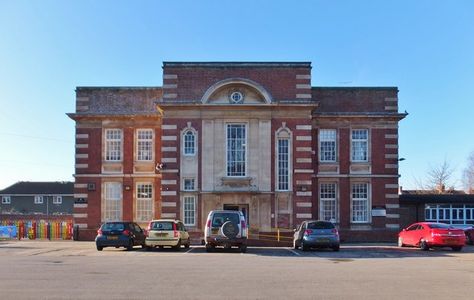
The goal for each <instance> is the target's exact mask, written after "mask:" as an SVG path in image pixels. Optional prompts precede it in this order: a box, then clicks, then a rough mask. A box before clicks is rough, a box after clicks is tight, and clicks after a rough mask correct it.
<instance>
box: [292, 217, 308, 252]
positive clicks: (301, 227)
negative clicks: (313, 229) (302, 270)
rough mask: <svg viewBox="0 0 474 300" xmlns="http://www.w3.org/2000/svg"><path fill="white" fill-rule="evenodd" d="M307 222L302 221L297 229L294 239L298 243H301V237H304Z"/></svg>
mask: <svg viewBox="0 0 474 300" xmlns="http://www.w3.org/2000/svg"><path fill="white" fill-rule="evenodd" d="M305 224H306V222H303V223H301V224H300V225H299V226H298V227H297V228H296V231H295V235H294V239H295V241H296V245H298V246H299V245H301V239H302V238H303V232H304V229H305Z"/></svg>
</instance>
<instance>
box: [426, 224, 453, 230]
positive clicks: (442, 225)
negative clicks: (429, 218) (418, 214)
mask: <svg viewBox="0 0 474 300" xmlns="http://www.w3.org/2000/svg"><path fill="white" fill-rule="evenodd" d="M428 227H429V228H431V229H450V228H453V227H452V226H451V225H449V224H442V223H433V224H428Z"/></svg>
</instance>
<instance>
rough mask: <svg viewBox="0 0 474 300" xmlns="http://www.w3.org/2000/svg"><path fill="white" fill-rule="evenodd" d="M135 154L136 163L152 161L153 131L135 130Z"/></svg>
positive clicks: (148, 129) (146, 129)
mask: <svg viewBox="0 0 474 300" xmlns="http://www.w3.org/2000/svg"><path fill="white" fill-rule="evenodd" d="M136 134H137V144H136V153H137V161H153V157H154V155H153V140H154V133H153V129H150V128H140V129H137V133H136Z"/></svg>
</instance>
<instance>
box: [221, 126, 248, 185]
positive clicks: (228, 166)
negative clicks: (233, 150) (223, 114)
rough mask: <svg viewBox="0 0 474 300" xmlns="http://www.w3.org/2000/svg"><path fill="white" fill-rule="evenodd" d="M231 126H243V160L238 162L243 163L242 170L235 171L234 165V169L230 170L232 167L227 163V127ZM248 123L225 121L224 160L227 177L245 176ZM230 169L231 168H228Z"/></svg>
mask: <svg viewBox="0 0 474 300" xmlns="http://www.w3.org/2000/svg"><path fill="white" fill-rule="evenodd" d="M231 126H241V127H240V128H243V129H244V138H243V143H242V145H241V146H242V148H243V155H244V159H243V161H240V163H243V167H244V171H243V172H237V171H236V170H235V167H234V170H232V168H231V167H230V165H229V163H230V162H229V128H230V127H231ZM247 132H248V124H247V123H226V126H225V149H226V151H225V160H226V164H225V166H226V176H227V177H246V176H247V174H248V173H247V169H248V168H247V166H248V164H247V158H248V153H247V152H248V150H247V149H248V147H247V142H248V140H247V137H248V134H247ZM238 151H242V149H239V150H238ZM229 169H231V170H229Z"/></svg>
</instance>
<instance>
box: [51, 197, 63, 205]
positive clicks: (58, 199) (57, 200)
mask: <svg viewBox="0 0 474 300" xmlns="http://www.w3.org/2000/svg"><path fill="white" fill-rule="evenodd" d="M62 203H63V197H62V196H53V204H62Z"/></svg>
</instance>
